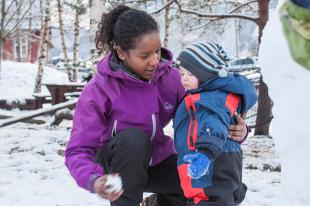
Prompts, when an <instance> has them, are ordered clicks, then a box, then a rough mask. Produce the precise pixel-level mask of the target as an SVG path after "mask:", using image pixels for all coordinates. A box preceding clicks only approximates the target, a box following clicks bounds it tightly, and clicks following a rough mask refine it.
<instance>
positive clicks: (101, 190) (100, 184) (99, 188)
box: [94, 174, 124, 202]
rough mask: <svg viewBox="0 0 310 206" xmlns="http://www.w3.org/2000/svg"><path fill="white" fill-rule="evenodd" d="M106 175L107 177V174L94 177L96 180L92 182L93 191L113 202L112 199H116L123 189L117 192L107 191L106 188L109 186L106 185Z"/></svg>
mask: <svg viewBox="0 0 310 206" xmlns="http://www.w3.org/2000/svg"><path fill="white" fill-rule="evenodd" d="M115 175H118V174H115ZM107 177H108V175H103V176H102V177H99V178H97V179H96V181H95V183H94V191H95V193H97V194H98V195H99V196H100V197H102V198H103V199H107V200H109V201H111V202H113V201H115V200H117V199H118V198H119V197H120V196H121V195H122V193H123V192H124V190H123V189H122V190H121V191H119V192H111V193H108V192H107V190H108V189H109V188H110V187H111V186H109V185H106V182H107Z"/></svg>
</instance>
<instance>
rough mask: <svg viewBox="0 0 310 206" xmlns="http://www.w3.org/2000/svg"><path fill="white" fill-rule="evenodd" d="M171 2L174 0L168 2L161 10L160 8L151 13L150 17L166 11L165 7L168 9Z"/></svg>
mask: <svg viewBox="0 0 310 206" xmlns="http://www.w3.org/2000/svg"><path fill="white" fill-rule="evenodd" d="M173 2H175V0H171V1H169V2H168V3H167V4H165V5H164V6H163V7H162V8H160V9H159V10H157V11H154V12H152V13H151V15H154V14H158V13H160V12H161V11H162V10H164V9H166V8H167V7H169V6H170V5H171V4H172V3H173Z"/></svg>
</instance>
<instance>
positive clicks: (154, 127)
mask: <svg viewBox="0 0 310 206" xmlns="http://www.w3.org/2000/svg"><path fill="white" fill-rule="evenodd" d="M152 127H153V131H152V136H151V141H152V140H153V139H154V137H155V134H156V116H155V114H152ZM152 162H153V159H152V157H151V159H150V163H149V165H151V164H152Z"/></svg>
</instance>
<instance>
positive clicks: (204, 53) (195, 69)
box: [176, 42, 229, 83]
mask: <svg viewBox="0 0 310 206" xmlns="http://www.w3.org/2000/svg"><path fill="white" fill-rule="evenodd" d="M228 61H229V58H228V57H227V55H226V52H225V51H224V50H223V49H222V47H221V46H220V45H218V44H216V43H214V42H207V43H198V44H194V45H192V46H190V47H188V48H185V49H184V50H183V51H182V52H181V53H180V55H179V57H178V58H177V60H176V64H177V65H178V66H181V67H184V68H185V69H186V70H188V71H189V72H191V73H192V74H193V75H195V77H196V78H197V79H198V80H199V82H200V83H203V82H205V81H207V80H208V79H210V78H212V77H215V76H218V77H225V76H227V63H228Z"/></svg>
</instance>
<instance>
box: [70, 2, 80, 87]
mask: <svg viewBox="0 0 310 206" xmlns="http://www.w3.org/2000/svg"><path fill="white" fill-rule="evenodd" d="M80 15H81V0H76V10H75V22H74V42H73V60H72V62H73V71H72V79H71V81H72V82H76V81H77V76H78V71H79V70H78V55H79V37H80Z"/></svg>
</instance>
